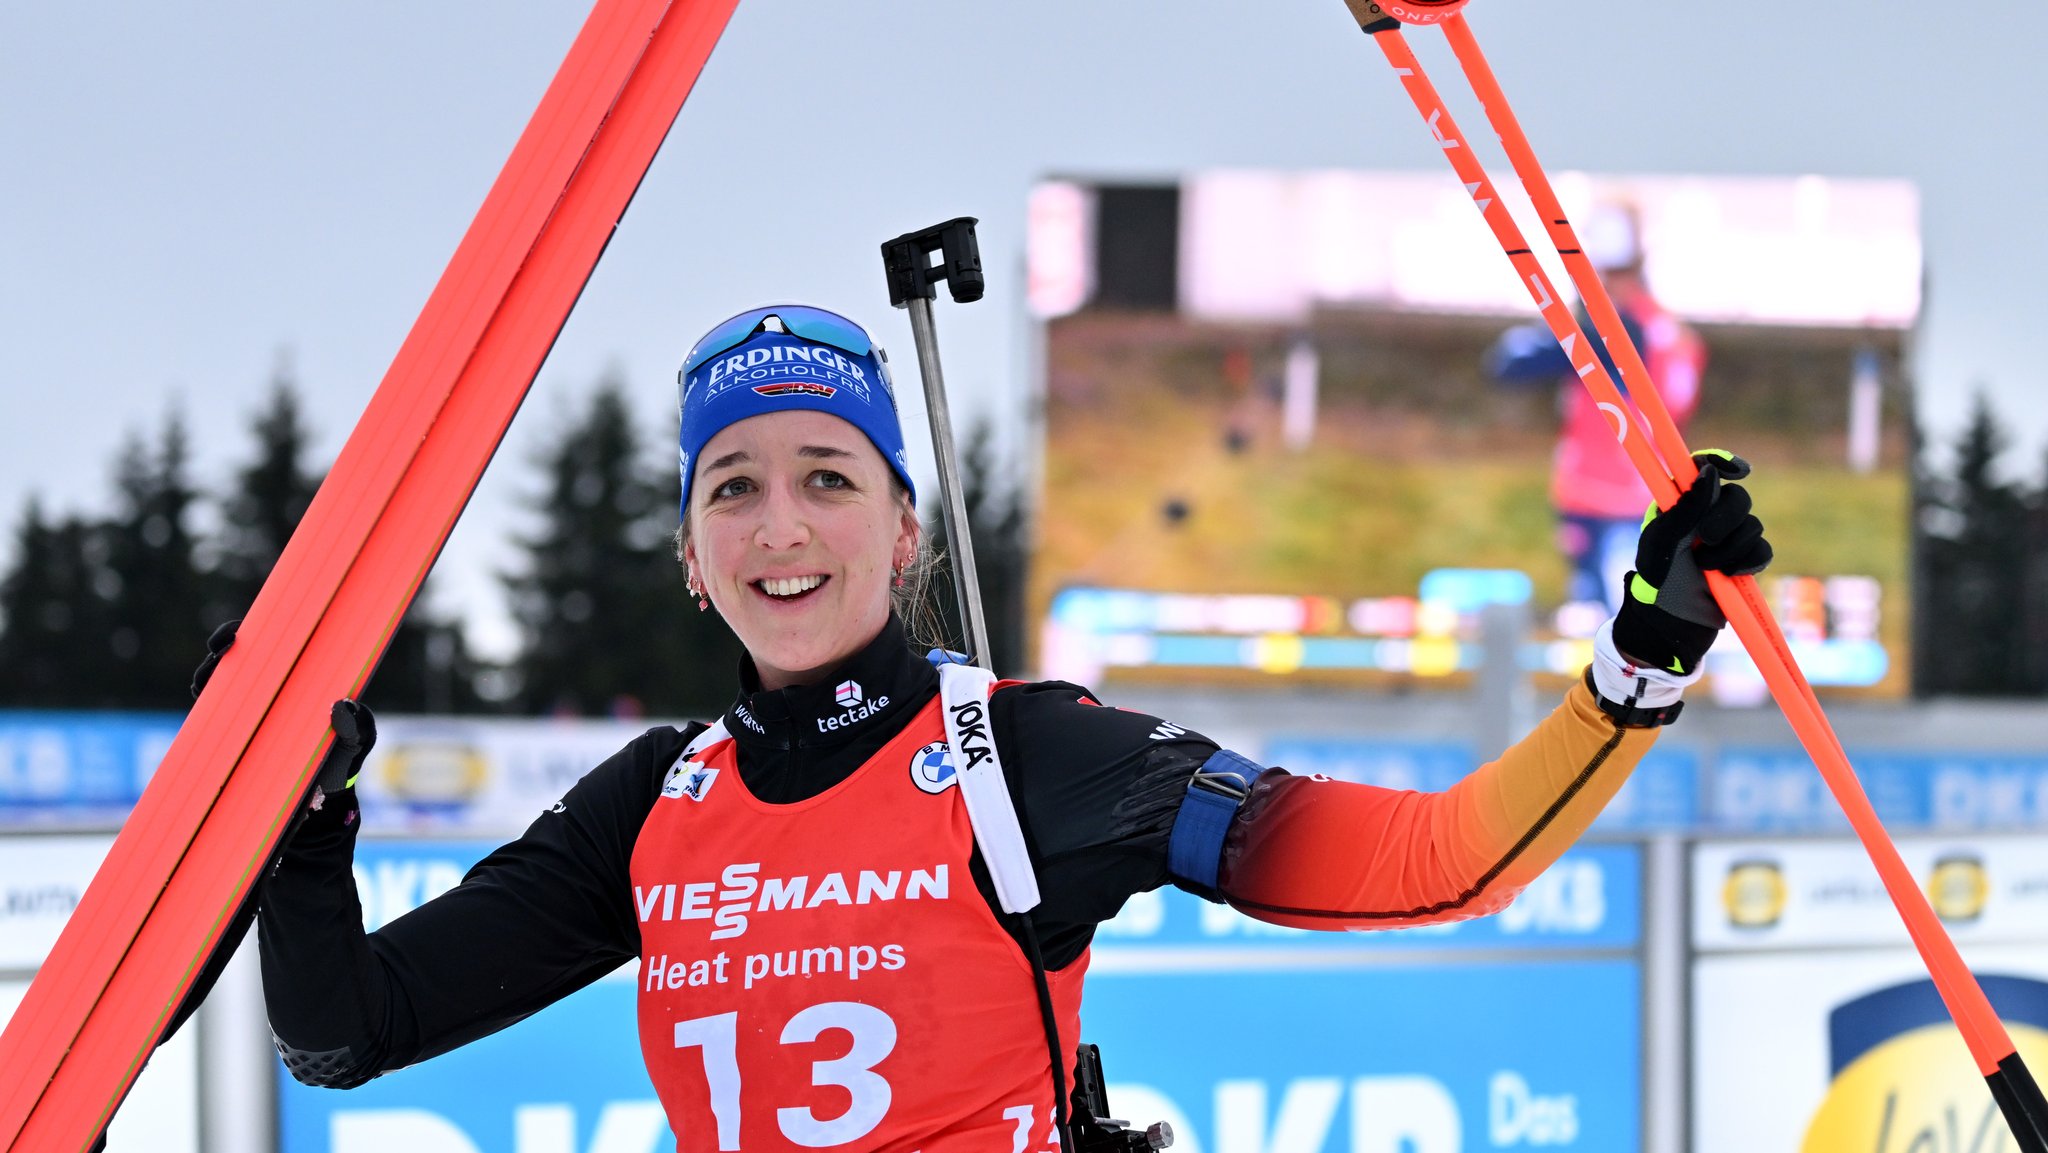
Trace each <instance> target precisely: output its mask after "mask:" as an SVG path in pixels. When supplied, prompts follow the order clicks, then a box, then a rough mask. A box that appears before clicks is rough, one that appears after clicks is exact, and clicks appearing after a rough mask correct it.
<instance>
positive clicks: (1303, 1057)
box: [278, 841, 1641, 1153]
mask: <svg viewBox="0 0 2048 1153" xmlns="http://www.w3.org/2000/svg"><path fill="white" fill-rule="evenodd" d="M490 847H491V846H490V845H489V844H488V843H485V842H475V841H464V842H391V841H383V842H379V841H365V842H364V843H363V844H362V845H361V846H360V847H359V849H358V852H357V867H356V882H357V885H358V887H359V888H360V889H361V891H362V896H363V907H364V910H365V917H366V919H367V920H368V921H369V923H370V924H371V925H372V926H376V925H380V924H383V923H385V922H387V921H389V920H390V919H392V918H394V917H397V916H399V915H401V914H403V913H404V912H406V911H407V910H409V909H411V908H414V907H416V906H417V905H418V904H420V903H421V902H423V901H425V900H428V899H430V898H431V897H433V896H434V895H435V894H437V893H439V892H442V891H445V890H446V889H447V888H449V887H451V886H452V885H454V884H455V883H456V882H458V881H459V880H460V878H461V875H462V873H463V871H464V870H466V869H467V868H468V867H469V865H470V864H471V863H472V862H474V861H476V860H478V859H480V858H481V857H482V856H483V855H484V854H485V853H486V852H488V851H489V848H490ZM1640 871H1641V866H1640V859H1639V854H1638V851H1637V850H1636V849H1635V848H1633V847H1624V846H1595V847H1589V848H1585V849H1581V850H1577V851H1575V852H1572V853H1569V854H1567V855H1566V856H1565V857H1564V859H1563V860H1561V861H1560V862H1559V863H1558V865H1557V866H1556V867H1555V868H1553V869H1552V870H1550V871H1549V872H1548V873H1546V874H1545V875H1544V876H1543V877H1541V878H1539V879H1538V880H1537V882H1536V883H1535V884H1534V885H1532V886H1531V887H1530V888H1529V890H1528V891H1527V892H1525V893H1524V894H1523V896H1522V898H1521V899H1520V900H1518V901H1517V902H1516V904H1515V905H1514V906H1513V907H1512V908H1510V909H1509V910H1507V911H1506V912H1505V913H1503V914H1502V915H1500V916H1498V917H1493V918H1488V919H1483V920H1477V921H1468V922H1462V923H1459V924H1456V925H1451V926H1446V927H1442V928H1434V929H1426V930H1419V931H1418V930H1404V931H1399V932H1375V933H1307V932H1301V931H1296V930H1287V929H1280V928H1276V927H1274V926H1269V925H1262V924H1260V923H1258V922H1254V921H1251V920H1249V919H1247V918H1244V917H1242V916H1240V915H1238V914H1236V913H1234V912H1232V911H1231V910H1229V909H1226V908H1221V907H1218V906H1213V905H1208V904H1205V903H1204V902H1201V901H1198V900H1196V899H1194V898H1192V897H1188V896H1186V895H1185V894H1182V893H1178V892H1167V893H1155V894H1146V895H1144V896H1141V897H1140V898H1138V899H1136V900H1134V901H1132V902H1131V904H1130V905H1129V906H1127V907H1126V909H1125V910H1124V913H1123V914H1122V915H1121V916H1119V917H1118V918H1117V919H1116V920H1115V921H1113V922H1111V923H1109V924H1108V925H1105V926H1104V929H1103V932H1102V933H1101V934H1100V936H1099V937H1098V941H1097V944H1096V947H1095V950H1094V966H1095V968H1094V976H1092V977H1091V979H1090V983H1089V992H1088V1001H1087V1005H1086V1008H1085V1010H1084V1014H1083V1019H1084V1032H1085V1034H1086V1037H1087V1039H1088V1040H1090V1041H1093V1042H1095V1043H1097V1044H1100V1045H1101V1046H1102V1047H1103V1050H1104V1063H1105V1066H1106V1070H1107V1073H1108V1078H1109V1081H1110V1102H1111V1104H1112V1106H1113V1107H1114V1109H1115V1111H1116V1112H1117V1114H1118V1115H1119V1116H1121V1117H1126V1118H1129V1119H1131V1120H1134V1121H1140V1122H1142V1123H1147V1124H1149V1123H1150V1122H1152V1121H1158V1120H1166V1121H1169V1122H1170V1123H1172V1124H1173V1125H1174V1126H1175V1129H1176V1132H1177V1133H1178V1134H1179V1141H1178V1143H1177V1144H1176V1146H1175V1148H1176V1149H1177V1150H1179V1151H1180V1153H1278V1151H1281V1150H1285V1151H1287V1153H1313V1151H1315V1150H1330V1151H1331V1153H1338V1151H1352V1153H1456V1151H1459V1150H1466V1149H1471V1150H1479V1149H1501V1148H1524V1147H1528V1148H1537V1147H1556V1146H1563V1147H1568V1148H1581V1149H1602V1150H1632V1149H1637V1148H1639V1147H1640V1141H1639V1133H1640V1130H1641V1121H1640V1107H1639V1104H1638V1100H1639V1096H1640V1085H1641V1075H1640V1068H1639V1066H1640V1043H1639V1034H1640V1031H1641V1024H1640V1006H1639V1003H1640V999H1641V987H1640V977H1639V966H1638V964H1637V961H1636V950H1637V948H1638V947H1639V942H1640V938H1641V932H1640V904H1641V896H1640V891H1641V876H1640ZM635 988H636V986H635V984H634V979H633V977H632V973H631V970H630V969H628V970H622V971H621V972H620V973H618V974H614V975H613V976H611V977H608V978H606V979H604V980H601V981H599V982H597V983H596V984H594V985H592V986H591V987H589V988H588V989H585V990H583V991H582V992H580V993H578V994H576V995H575V996H573V997H570V998H568V999H567V1000H565V1001H563V1002H561V1003H560V1004H557V1005H555V1006H553V1007H551V1008H549V1009H546V1010H544V1011H542V1012H541V1013H538V1014H536V1015H535V1016H533V1017H531V1018H529V1019H528V1020H526V1021H523V1022H521V1023H520V1024H518V1025H515V1026H513V1027H512V1028H511V1029H508V1030H506V1031H504V1032H502V1033H499V1034H497V1035H496V1036H493V1037H489V1038H486V1039H484V1040H483V1041H480V1042H477V1043H476V1044H473V1045H470V1046H467V1047H465V1048H463V1049H461V1050H458V1051H456V1052H455V1053H452V1054H449V1055H447V1056H443V1057H440V1058H437V1059H435V1060H433V1061H429V1062H427V1063H425V1064H422V1065H419V1066H416V1067H414V1068H411V1069H405V1070H401V1071H399V1072H397V1073H393V1074H390V1075H388V1076H385V1077H381V1078H379V1079H377V1080H376V1081H373V1082H371V1083H370V1084H369V1085H366V1086H364V1087H363V1088H360V1089H357V1090H354V1091H351V1092H348V1093H333V1092H328V1091H324V1090H316V1089H308V1088H305V1087H303V1086H300V1085H297V1084H293V1083H291V1082H290V1081H289V1080H285V1079H283V1078H282V1075H280V1078H281V1080H282V1082H283V1083H282V1085H281V1088H280V1090H279V1107H278V1119H279V1130H280V1145H279V1149H280V1153H315V1151H318V1153H395V1151H396V1150H400V1149H433V1150H436V1151H437V1153H653V1151H654V1150H658V1149H667V1148H671V1147H672V1144H671V1139H670V1138H669V1135H668V1128H667V1123H666V1121H665V1120H664V1119H663V1117H662V1114H661V1109H660V1107H659V1105H658V1103H657V1102H656V1100H655V1096H654V1091H653V1088H652V1086H651V1085H650V1083H649V1082H648V1079H647V1074H646V1072H645V1071H644V1069H643V1068H642V1066H641V1061H640V1051H639V1041H638V1038H637V1036H636V1034H635V1028H634V1016H633V1000H634V994H635Z"/></svg>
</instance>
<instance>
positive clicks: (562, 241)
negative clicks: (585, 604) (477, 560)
mask: <svg viewBox="0 0 2048 1153" xmlns="http://www.w3.org/2000/svg"><path fill="white" fill-rule="evenodd" d="M736 3H737V0H675V2H674V3H673V4H671V3H669V2H667V0H600V2H599V3H598V4H597V6H596V8H595V9H594V10H593V11H592V12H591V14H590V17H589V18H588V20H587V21H586V22H585V24H584V26H583V29H582V31H581V32H580V33H579V34H578V36H577V39H576V42H575V44H574V45H573V46H572V47H571V48H570V50H569V54H568V56H567V57H566V58H565V59H564V61H563V62H562V66H561V68H560V69H559V70H558V71H557V72H556V74H555V78H554V81H553V83H552V84H550V86H549V88H548V91H547V94H546V95H545V96H544V97H543V98H542V100H541V103H540V106H539V108H538V109H536V110H535V112H534V114H533V117H532V119H531V120H530V121H529V122H528V123H527V127H526V130H525V132H524V133H523V134H522V135H521V137H520V139H519V143H518V144H517V145H516V146H515V147H514V149H513V152H512V155H511V158H510V159H509V160H507V162H506V164H505V167H504V169H503V170H502V171H501V172H500V173H499V176H498V180H497V182H496V183H495V184H494V185H493V186H492V189H491V192H490V194H489V196H488V197H487V198H486V199H485V201H484V204H483V207H482V208H481V209H480V210H479V212H478V213H477V216H476V219H475V220H474V221H473V222H472V223H471V225H470V228H469V231H468V233H467V234H466V235H465V236H464V237H463V240H462V243H461V245H460V246H459V247H458V248H457V249H456V252H455V255H454V257H453V258H452V259H451V260H450V261H449V264H448V267H447V269H446V270H445V271H444V272H443V273H442V276H441V280H440V282H439V284H438V285H436V287H435V290H434V292H433V295H432V296H431V297H430V298H429V299H428V301H427V304H426V307H425V308H424V309H423V310H422V312H421V314H420V317H419V319H418V320H417V321H416V322H415V323H414V325H413V328H412V331H411V333H410V334H409V335H408V336H407V338H406V341H405V343H404V345H403V346H401V347H400V349H399V352H398V355H397V357H396V358H395V359H394V360H393V362H392V365H391V368H390V370H389V371H388V372H387V373H386V374H385V377H384V380H383V382H382V383H381V384H380V385H379V386H378V389H377V392H376V394H375V395H374V396H373V397H372V399H371V401H370V405H369V407H368V409H367V410H365V412H364V414H363V417H362V419H361V420H360V421H359V422H358V423H357V426H356V429H355V431H354V432H353V433H352V434H351V435H350V437H349V440H348V443H347V444H346V445H345V446H344V447H343V449H342V452H341V456H340V458H339V459H338V460H337V461H336V462H335V465H334V468H333V470H332V471H331V472H330V473H329V475H328V478H327V481H326V483H325V484H323V485H322V486H321V489H320V492H319V494H318V496H316V497H315V499H314V501H313V504H312V507H311V508H310V509H309V510H308V511H307V513H306V516H305V518H304V520H303V521H302V522H301V524H300V526H299V529H298V531H297V532H295V533H294V534H293V536H292V540H291V542H290V544H289V545H288V546H287V547H286V549H285V551H284V555H283V556H282V557H281V558H280V560H279V561H278V564H277V567H276V569H275V571H274V572H273V573H272V574H271V577H270V580H269V581H268V582H267V583H266V584H265V585H264V587H263V591H262V592H261V594H259V595H258V597H257V599H256V603H255V604H254V606H252V607H251V609H250V611H249V615H248V618H247V619H246V620H245V621H244V623H243V626H242V629H241V631H240V634H239V638H238V640H237V643H236V645H235V648H234V649H233V650H232V651H231V652H230V653H229V654H228V655H227V656H226V658H224V659H223V661H222V662H221V665H220V667H219V669H218V670H217V671H216V672H215V674H214V677H213V680H212V682H211V683H210V684H209V685H208V688H207V692H206V693H205V694H203V695H202V697H201V698H200V700H199V702H198V703H197V704H196V705H195V706H194V708H193V710H192V713H191V714H190V716H188V717H187V719H186V722H185V725H184V727H183V728H182V729H181V730H180V731H179V733H178V737H177V740H176V741H175V742H174V743H173V745H172V746H171V750H170V752H169V753H168V754H167V755H166V757H165V758H164V762H163V764H162V766H161V767H160V768H159V769H158V771H157V774H156V776H155V777H154V778H153V779H152V780H151V782H150V785H149V787H148V789H147V790H146V791H145V792H144V794H143V796H142V799H141V801H140V802H139V803H138V804H137V805H136V808H135V811H134V813H133V814H131V815H130V817H129V819H128V821H127V823H126V825H125V826H124V827H123V829H122V832H121V835H120V837H119V839H118V840H117V841H116V842H115V844H114V848H113V851H112V852H111V853H110V854H109V855H108V858H107V861H106V863H105V864H104V865H103V866H102V867H101V869H100V871H99V873H98V875H97V876H96V877H95V878H94V879H93V882H92V885H91V886H90V887H89V888H88V889H87V890H86V893H85V897H84V899H83V900H82V901H81V902H80V903H79V907H78V909H77V911H76V912H75V913H74V914H73V916H72V918H71V921H70V923H69V924H68V925H67V926H66V927H65V931H64V933H63V935H62V936H61V937H60V938H59V939H58V941H57V944H56V946H55V948H54V949H53V950H52V951H51V953H50V957H49V960H48V961H47V962H46V963H45V965H44V966H43V968H42V970H41V972H40V974H39V975H38V977H37V978H36V981H35V983H34V984H33V985H31V986H30V989H29V992H28V996H27V998H26V999H25V1000H24V1001H23V1002H22V1005H21V1008H20V1010H19V1011H18V1012H17V1013H16V1014H15V1016H14V1018H13V1020H12V1021H11V1022H10V1023H9V1025H8V1027H7V1030H6V1032H5V1033H4V1034H0V1149H4V1150H8V1151H10V1153H28V1151H29V1150H35V1151H37V1153H43V1151H49V1150H84V1149H86V1148H87V1147H88V1146H90V1144H91V1143H92V1141H93V1140H94V1138H95V1137H96V1136H97V1135H98V1134H99V1132H100V1131H101V1130H102V1129H103V1128H104V1127H105V1125H106V1122H107V1120H108V1118H109V1117H111V1116H112V1114H113V1110H114V1108H115V1106H116V1105H118V1104H119V1102H120V1100H121V1098H122V1096H123V1095H124V1094H125V1093H126V1092H127V1089H128V1086H129V1084H130V1083H131V1082H132V1081H133V1080H134V1077H135V1074H136V1073H137V1071H139V1069H140V1068H141V1064H142V1062H143V1060H144V1059H145V1058H146V1057H147V1056H148V1054H149V1052H150V1050H151V1049H152V1048H153V1047H154V1045H155V1044H156V1042H157V1040H158V1038H159V1037H160V1035H161V1034H162V1031H163V1029H164V1027H165V1025H166V1024H167V1023H168V1022H169V1019H170V1015H171V1013H172V1011H173V1010H174V1009H175V1008H176V1006H177V1004H178V1002H179V1000H180V999H181V998H182V997H183V995H184V993H185V991H186V989H187V988H188V987H189V985H190V984H191V982H192V980H193V978H194V976H195V975H196V974H197V971H198V968H199V966H200V964H201V963H202V962H203V961H204V959H205V958H206V956H207V954H208V953H209V951H210V950H211V949H212V948H213V946H214V944H215V942H216V941H217V940H218V939H219V937H220V934H221V932H222V931H223V930H224V929H225V927H226V924H227V921H228V918H229V917H230V916H231V915H232V914H233V912H234V910H235V908H236V907H237V906H238V905H239V904H240V902H241V900H242V898H243V896H244V895H246V893H247V892H248V890H249V888H250V886H251V884H252V883H253V881H254V879H255V877H256V873H257V870H258V869H259V868H260V867H261V866H262V864H263V862H264V861H266V860H267V859H268V858H269V857H270V855H271V853H272V852H273V850H274V847H275V845H276V841H277V838H278V836H279V835H280V833H281V832H282V830H283V829H284V827H285V823H286V821H287V820H288V819H289V817H290V816H291V813H292V810H293V809H294V807H295V806H296V805H297V804H298V803H299V801H300V799H301V798H302V797H303V795H304V793H305V791H306V788H307V785H308V783H309V782H310V780H311V777H312V773H313V771H314V769H315V768H316V767H317V766H318V764H319V762H320V759H321V757H322V756H323V754H324V752H325V749H326V745H327V742H328V739H329V736H330V734H329V732H328V728H327V725H328V721H327V713H328V706H329V704H330V703H331V702H332V701H333V700H334V699H335V698H337V697H341V696H347V695H351V694H353V693H355V692H356V691H358V690H359V689H360V688H361V686H362V684H363V683H364V682H365V681H366V680H368V679H369V675H370V672H371V671H372V670H373V669H374V668H375V667H376V663H377V660H378V658H379V657H380V656H381V655H382V653H383V650H384V646H385V644H386V643H387V642H388V641H389V639H390V636H391V633H392V631H393V629H395V628H396V626H397V623H398V620H399V618H400V617H401V616H403V615H404V612H405V609H406V606H407V605H408V604H409V603H410V602H411V600H412V597H413V594H414V593H415V592H416V591H417V590H418V588H419V585H420V582H421V581H422V580H423V579H424V578H425V576H426V573H427V570H428V568H430V567H431V566H432V564H433V561H434V557H435V556H436V555H437V554H438V552H439V551H440V548H441V545H442V544H443V543H444V542H445V541H446V539H447V536H448V532H449V530H450V529H452V528H453V526H454V523H455V519H456V517H457V516H458V515H459V514H460V513H461V510H462V507H463V505H464V504H465V503H466V502H467V501H468V499H469V495H470V493H471V492H472V491H473V489H474V488H475V485H476V482H477V479H478V478H479V477H480V476H481V475H482V472H483V469H484V466H485V465H486V464H487V463H488V462H489V460H490V457H491V454H492V453H493V452H494V451H495V450H496V448H497V445H498V441H499V440H500V438H502V436H503V435H504V431H505V428H506V426H507V425H508V424H509V423H510V422H511V419H512V415H513V413H515V412H516V411H517V410H518V407H519V403H520V401H521V400H522V399H523V398H524V396H525V394H526V390H527V388H528V387H529V386H530V385H531V384H532V381H533V378H534V376H535V375H536V374H537V373H538V372H539V370H540V366H541V363H542V361H543V360H544V359H545V358H546V355H547V352H548V349H549V347H550V346H551V345H552V344H553V342H554V339H555V337H556V335H557V334H558V333H559V332H560V330H561V326H562V324H563V322H564V321H565V320H566V319H567V317H568V314H569V310H570V309H571V307H573V305H574V304H575V301H576V297H577V295H578V294H579V293H580V292H581V291H582V289H583V285H584V283H585V282H586V281H587V280H588V278H589V276H590V272H591V270H592V269H593V268H594V267H595V266H596V263H597V259H598V257H599V256H600V255H601V254H602V253H603V251H604V247H605V244H606V243H607V242H608V241H609V240H610V238H611V234H612V230H613V229H614V228H615V227H616V226H617V222H618V220H619V217H620V216H621V215H622V214H623V213H624V211H625V209H626V205H627V204H628V203H629V202H630V201H631V199H632V196H633V192H634V190H635V189H636V188H637V187H638V186H639V182H640V180H641V178H642V177H643V176H644V175H645V173H646V171H647V167H648V165H649V164H651V163H652V161H653V158H654V154H655V153H656V151H658V150H659V148H660V145H661V141H662V138H663V136H664V135H665V134H666V133H667V131H668V128H669V125H670V124H671V123H673V121H674V119H675V115H676V113H677V112H678V111H679V110H680V108H681V106H682V103H683V100H684V98H685V97H686V96H687V95H688V94H689V91H690V88H691V87H692V85H694V84H695V82H696V79H697V76H698V74H699V73H700V71H701V70H702V68H703V65H704V62H705V60H706V59H707V58H708V57H709V55H710V53H711V49H712V47H713V46H714V45H715V44H716V43H717V41H718V37H719V34H720V33H721V32H722V31H723V30H724V28H725V25H726V22H727V20H728V19H729V18H730V16H731V13H732V9H733V7H734V5H735V4H736Z"/></svg>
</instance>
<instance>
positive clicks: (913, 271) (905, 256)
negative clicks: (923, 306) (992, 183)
mask: <svg viewBox="0 0 2048 1153" xmlns="http://www.w3.org/2000/svg"><path fill="white" fill-rule="evenodd" d="M974 224H975V218H974V217H972V216H956V217H954V218H953V219H951V220H948V221H946V222H945V223H944V224H934V225H932V226H931V227H930V228H920V229H918V230H917V231H916V232H906V233H904V234H903V235H901V236H899V237H897V238H896V239H894V240H890V241H885V242H883V244H882V264H883V266H884V267H885V268H886V269H887V270H888V273H889V303H890V304H893V305H895V306H896V307H897V308H903V307H905V306H906V305H907V304H908V302H909V301H910V300H911V299H912V298H922V299H924V300H931V299H933V298H935V297H936V296H937V295H938V289H937V287H936V285H937V283H938V282H939V281H941V280H943V281H945V282H946V291H947V292H949V293H951V294H952V296H953V302H954V303H956V304H972V303H974V302H975V301H977V300H980V299H981V293H982V290H983V289H984V288H985V287H986V286H987V282H986V281H984V280H983V279H982V275H981V244H980V242H979V241H977V240H975V238H974ZM933 253H938V254H939V261H938V263H937V264H934V263H932V254H933Z"/></svg>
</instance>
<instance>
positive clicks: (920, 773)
mask: <svg viewBox="0 0 2048 1153" xmlns="http://www.w3.org/2000/svg"><path fill="white" fill-rule="evenodd" d="M910 779H911V780H912V781H915V782H916V783H917V787H918V788H920V789H923V790H924V791H925V792H927V793H943V792H945V791H946V790H947V789H948V788H950V787H952V785H953V784H954V783H955V782H957V781H958V780H959V779H960V774H958V773H956V772H954V771H953V751H952V749H951V748H949V747H948V746H947V745H946V742H944V741H933V742H932V743H931V744H928V745H926V746H925V747H923V748H921V749H919V750H917V751H916V752H914V753H912V754H910Z"/></svg>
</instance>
